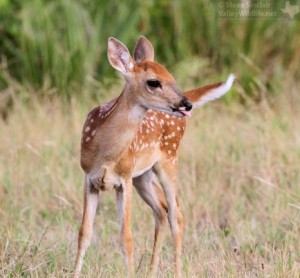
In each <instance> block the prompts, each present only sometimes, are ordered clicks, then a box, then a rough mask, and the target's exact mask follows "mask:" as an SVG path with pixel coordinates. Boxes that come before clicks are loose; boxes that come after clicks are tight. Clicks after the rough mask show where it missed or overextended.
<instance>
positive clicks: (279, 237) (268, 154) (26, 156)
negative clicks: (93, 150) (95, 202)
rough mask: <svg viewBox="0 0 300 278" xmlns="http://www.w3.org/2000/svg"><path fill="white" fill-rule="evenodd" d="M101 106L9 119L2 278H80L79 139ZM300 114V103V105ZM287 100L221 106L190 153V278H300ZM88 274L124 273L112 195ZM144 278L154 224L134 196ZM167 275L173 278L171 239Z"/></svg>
mask: <svg viewBox="0 0 300 278" xmlns="http://www.w3.org/2000/svg"><path fill="white" fill-rule="evenodd" d="M93 105H94V106H96V104H91V103H82V102H79V101H76V100H74V101H72V102H71V105H70V106H68V107H65V106H63V104H61V103H59V102H56V101H53V102H51V103H49V102H47V103H43V102H41V101H36V100H32V102H31V104H28V105H26V106H25V105H23V104H18V103H17V102H16V103H15V106H14V110H13V112H12V113H11V114H10V116H9V118H8V120H7V121H6V122H4V121H1V122H0V130H1V132H0V142H1V144H0V153H1V156H0V181H1V185H0V197H1V203H0V218H1V225H0V276H1V277H18V276H22V277H69V276H70V272H71V270H72V267H73V263H74V257H75V253H76V243H77V233H78V228H79V224H80V220H81V213H82V197H83V196H82V195H83V194H82V193H83V188H82V187H83V177H84V176H83V172H82V171H81V169H80V165H79V147H80V133H81V128H82V125H83V122H84V118H85V115H86V114H87V113H88V111H89V110H90V109H91V108H92V107H93ZM295 107H296V106H295ZM297 119H299V111H298V110H297V109H293V107H292V106H290V105H289V104H288V103H281V105H280V107H270V105H268V104H267V103H260V104H255V103H253V104H252V105H248V106H247V107H246V106H241V105H239V104H235V103H232V104H228V105H225V104H224V103H221V102H216V103H211V104H208V105H206V106H204V107H201V108H199V109H198V110H196V111H195V112H194V113H193V116H192V118H191V119H189V120H188V127H187V132H186V134H185V137H184V140H183V142H182V145H181V150H180V163H179V165H180V167H179V168H180V170H179V179H180V187H179V196H180V199H181V204H182V209H183V213H184V217H185V233H184V249H183V267H184V276H185V277H299V273H300V241H299V237H300V217H299V216H300V187H299V184H300V125H299V123H298V122H297ZM100 199H101V200H100V205H99V208H98V212H97V216H96V220H95V232H94V236H93V240H92V245H91V247H90V248H89V250H88V253H87V257H86V259H85V264H84V267H83V272H82V273H83V275H84V276H85V277H100V276H101V277H124V273H125V267H124V264H123V261H122V255H121V251H120V248H119V245H118V232H119V225H118V217H117V212H116V207H115V195H114V192H110V193H105V194H101V198H100ZM132 215H133V219H132V227H133V233H134V246H135V267H136V271H137V277H145V273H146V269H147V266H148V263H149V260H150V255H151V249H152V242H153V227H154V220H153V217H152V214H151V211H150V209H149V208H148V207H147V206H146V205H145V204H144V203H143V202H142V201H141V200H140V199H139V197H138V196H137V194H134V200H133V211H132ZM159 277H172V241H171V237H170V232H169V231H168V232H167V236H166V242H165V244H164V247H163V251H162V256H161V262H160V273H159Z"/></svg>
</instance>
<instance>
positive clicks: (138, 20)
mask: <svg viewBox="0 0 300 278" xmlns="http://www.w3.org/2000/svg"><path fill="white" fill-rule="evenodd" d="M220 2H222V1H219V2H218V1H217V2H216V1H215V2H211V1H208V0H205V1H194V0H184V1H183V0H177V1H170V0H165V1H158V0H151V1H139V0H130V1H128V0H126V1H125V0H121V1H119V0H118V1H117V0H113V1H107V0H105V1H103V0H95V1H88V0H78V1H71V0H53V1H46V0H30V1H20V2H18V1H13V0H10V1H8V0H6V1H2V2H0V8H1V9H0V16H1V19H2V20H1V23H0V40H1V45H0V59H1V60H0V61H1V70H2V72H0V89H2V88H4V89H5V88H7V87H9V86H10V78H12V79H13V80H16V81H17V82H20V83H21V84H22V85H24V84H25V85H26V86H29V87H34V88H35V89H36V92H37V93H39V94H40V95H41V96H50V97H52V96H53V95H59V96H61V97H63V98H64V99H68V100H69V99H71V98H72V96H74V95H81V94H82V91H88V92H89V95H92V96H95V95H96V93H97V90H98V89H99V88H102V86H103V85H106V86H109V85H110V84H111V82H112V81H111V75H112V73H113V72H114V71H113V70H112V69H111V67H110V66H109V64H108V63H107V55H106V47H107V39H108V37H110V36H114V37H116V38H118V39H120V40H121V41H123V42H124V43H125V44H126V45H128V46H129V48H130V50H132V49H133V47H134V45H135V42H136V40H137V38H138V36H139V35H141V34H143V35H146V36H147V37H148V38H149V39H150V40H151V41H152V43H153V45H154V48H155V51H156V57H157V60H158V61H160V62H162V63H164V64H165V65H167V66H168V67H169V68H170V67H174V65H175V64H178V63H181V62H185V61H191V62H192V61H199V60H201V61H202V63H203V61H205V64H206V65H207V64H208V65H210V66H212V67H211V68H214V69H217V72H220V71H223V70H224V71H228V70H229V69H230V70H231V71H234V72H236V73H239V76H240V82H241V85H242V87H243V88H244V91H243V94H244V95H246V96H250V97H251V98H254V99H257V98H258V99H259V98H260V96H257V95H256V92H257V91H258V90H261V89H263V90H265V91H266V90H267V91H269V92H272V93H277V91H278V87H279V86H280V83H279V84H278V80H281V79H282V78H284V75H285V73H286V74H288V75H289V76H295V78H298V77H299V67H298V63H297V61H298V60H299V55H300V52H299V47H298V45H299V44H300V38H299V36H298V34H299V32H300V24H299V16H300V15H299V14H298V15H296V17H295V19H294V20H289V19H288V18H282V16H283V14H281V10H280V9H281V8H282V7H284V4H285V2H286V1H285V0H276V1H272V3H273V4H272V5H273V8H272V10H273V9H274V10H277V11H278V18H273V19H268V18H263V17H261V18H257V19H243V20H233V19H224V18H220V17H219V14H218V12H219V10H220V6H219V3H220ZM233 2H237V1H233ZM294 2H296V1H294ZM294 4H297V3H294ZM283 26H284V28H282V27H283ZM287 42H288V43H287ZM108 76H109V77H110V78H109V79H107V77H108ZM207 76H210V75H209V74H206V75H205V76H203V72H202V73H201V74H200V73H198V75H197V76H194V82H202V81H203V78H205V77H207ZM97 80H101V81H100V82H101V83H103V84H101V86H99V81H97ZM47 94H48V95H47Z"/></svg>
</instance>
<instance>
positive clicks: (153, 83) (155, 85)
mask: <svg viewBox="0 0 300 278" xmlns="http://www.w3.org/2000/svg"><path fill="white" fill-rule="evenodd" d="M147 85H148V86H149V87H151V88H158V87H161V84H160V82H159V81H158V80H156V79H152V80H148V81H147Z"/></svg>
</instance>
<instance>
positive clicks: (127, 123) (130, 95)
mask: <svg viewBox="0 0 300 278" xmlns="http://www.w3.org/2000/svg"><path fill="white" fill-rule="evenodd" d="M133 90H134V89H133V88H130V87H129V85H126V86H125V88H124V90H123V92H122V94H121V95H120V97H119V98H118V100H117V103H116V105H115V107H114V110H113V111H112V112H111V114H110V115H109V116H108V117H107V118H106V119H105V121H104V122H103V124H102V125H101V127H100V129H99V132H98V134H99V136H98V137H97V138H95V139H96V140H95V144H96V145H97V152H98V153H99V157H98V158H97V160H98V161H97V162H98V163H97V164H98V165H99V163H100V164H103V163H107V162H108V163H109V162H110V161H114V162H116V161H118V160H119V158H120V157H121V156H122V153H123V152H124V151H125V150H127V149H128V147H129V146H130V144H131V142H132V141H133V139H134V137H135V135H136V133H137V130H138V128H139V126H140V125H141V123H142V121H143V118H144V116H145V114H146V113H147V109H146V108H145V107H143V106H141V105H139V104H138V103H137V101H136V100H135V97H134V96H135V94H134V91H133ZM99 160H100V161H99Z"/></svg>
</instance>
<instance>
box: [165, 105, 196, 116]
mask: <svg viewBox="0 0 300 278" xmlns="http://www.w3.org/2000/svg"><path fill="white" fill-rule="evenodd" d="M170 108H171V110H172V112H174V113H176V114H177V113H178V115H181V116H186V117H191V116H192V112H191V111H190V110H189V111H187V110H186V108H185V107H179V108H173V107H170Z"/></svg>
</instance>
